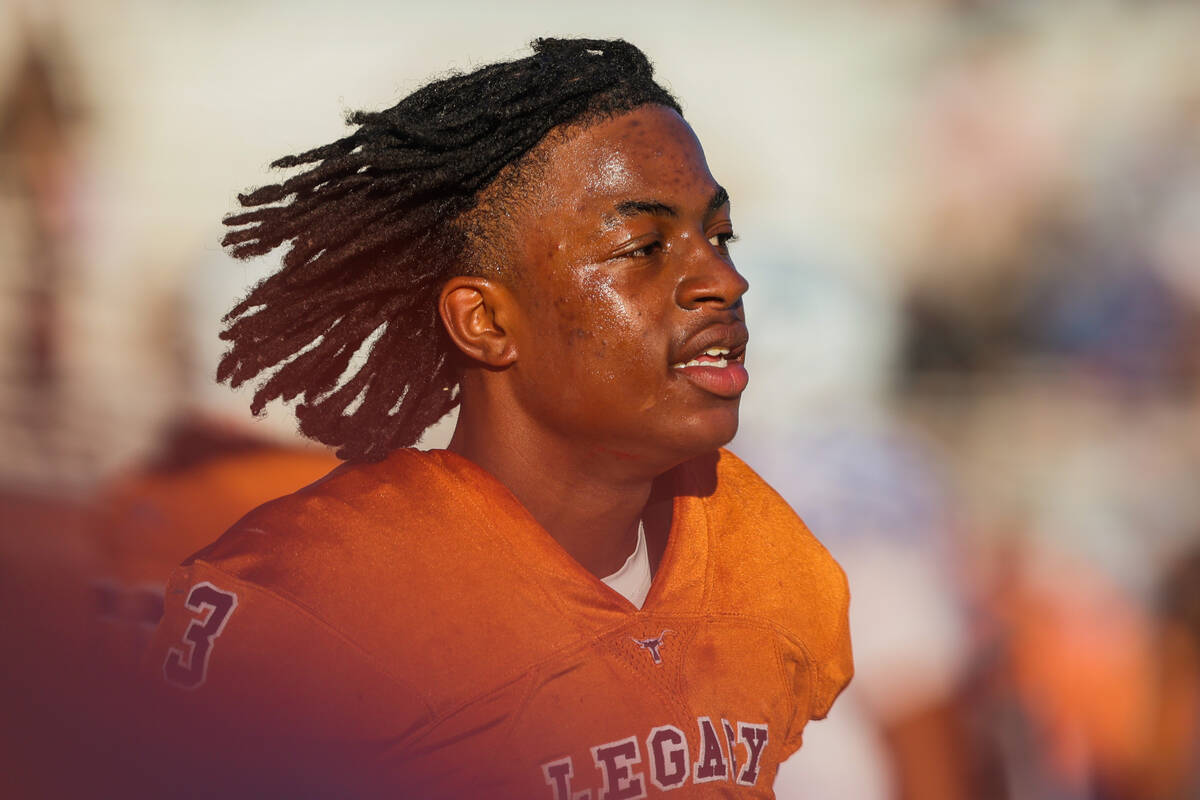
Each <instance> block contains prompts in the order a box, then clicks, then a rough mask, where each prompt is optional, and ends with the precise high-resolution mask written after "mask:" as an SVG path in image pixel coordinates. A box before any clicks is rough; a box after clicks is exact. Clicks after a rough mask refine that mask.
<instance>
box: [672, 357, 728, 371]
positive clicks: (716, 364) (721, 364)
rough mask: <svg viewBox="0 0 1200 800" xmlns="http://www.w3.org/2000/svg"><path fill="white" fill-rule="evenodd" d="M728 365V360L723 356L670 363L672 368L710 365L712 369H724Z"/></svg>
mask: <svg viewBox="0 0 1200 800" xmlns="http://www.w3.org/2000/svg"><path fill="white" fill-rule="evenodd" d="M728 366H729V362H728V361H726V360H725V359H723V358H721V359H717V360H716V361H700V360H699V359H695V358H694V359H692V360H691V361H689V362H687V363H686V364H672V365H671V367H672V368H673V369H680V368H682V367H712V368H713V369H724V368H725V367H728Z"/></svg>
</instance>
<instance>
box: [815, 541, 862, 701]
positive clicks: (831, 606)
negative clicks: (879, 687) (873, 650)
mask: <svg viewBox="0 0 1200 800" xmlns="http://www.w3.org/2000/svg"><path fill="white" fill-rule="evenodd" d="M828 580H829V586H828V589H827V591H826V592H825V594H824V598H823V599H824V601H825V604H827V605H828V608H826V609H823V612H824V613H823V616H824V618H825V620H826V624H825V626H824V627H823V628H821V629H820V630H819V631H818V633H816V634H814V635H813V636H811V637H810V638H809V641H808V643H807V646H808V650H809V656H810V657H811V658H812V660H813V667H814V669H813V672H814V679H813V682H812V689H811V692H810V698H809V711H808V713H809V718H810V719H824V718H825V717H826V715H828V714H829V709H830V707H831V706H832V705H833V701H834V700H836V699H837V696H838V695H839V694H841V693H842V690H843V689H845V688H846V686H847V684H849V683H850V678H851V677H853V675H854V657H853V654H852V652H851V649H850V588H849V585H848V583H847V581H846V573H845V572H843V571H842V569H841V567H840V566H838V565H837V564H836V563H833V562H832V560H831V562H830V569H829V578H828Z"/></svg>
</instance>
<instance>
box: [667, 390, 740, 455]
mask: <svg viewBox="0 0 1200 800" xmlns="http://www.w3.org/2000/svg"><path fill="white" fill-rule="evenodd" d="M682 422H683V425H682V426H681V428H680V431H679V432H680V434H681V435H680V437H679V440H678V441H679V446H680V451H681V455H682V456H683V458H682V459H681V460H684V461H686V460H687V459H689V458H694V457H695V456H699V455H703V454H705V453H710V452H712V451H713V450H716V449H717V448H718V447H724V446H725V445H727V444H729V442H730V441H732V440H733V437H734V436H735V435H736V434H737V431H738V402H737V401H736V400H734V401H733V402H732V403H730V404H729V406H727V407H725V408H717V409H710V410H706V411H704V412H700V413H696V414H691V415H689V416H688V417H687V418H685V419H684V420H683V421H682Z"/></svg>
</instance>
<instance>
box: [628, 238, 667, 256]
mask: <svg viewBox="0 0 1200 800" xmlns="http://www.w3.org/2000/svg"><path fill="white" fill-rule="evenodd" d="M662 248H663V246H662V242H660V241H658V240H655V241H653V242H649V243H648V244H644V245H642V246H641V247H639V248H638V249H637V250H630V251H629V252H627V253H623V254H622V255H624V256H626V257H628V258H646V257H648V256H652V255H654V254H655V253H657V252H658V251H659V250H662Z"/></svg>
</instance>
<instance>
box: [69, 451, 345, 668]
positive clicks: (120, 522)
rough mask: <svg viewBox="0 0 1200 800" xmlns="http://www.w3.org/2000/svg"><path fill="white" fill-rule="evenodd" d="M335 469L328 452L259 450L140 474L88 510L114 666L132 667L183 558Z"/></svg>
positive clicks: (99, 606) (95, 585) (98, 605)
mask: <svg viewBox="0 0 1200 800" xmlns="http://www.w3.org/2000/svg"><path fill="white" fill-rule="evenodd" d="M340 463H341V461H339V460H338V459H337V458H335V457H334V456H333V455H332V454H330V453H325V452H321V451H316V450H302V449H299V448H295V447H283V446H274V445H264V446H262V447H257V448H254V449H251V450H245V451H241V452H236V453H230V454H226V455H221V456H218V457H214V458H209V459H205V460H203V461H201V462H200V463H198V464H195V465H192V466H189V467H187V468H185V469H178V470H147V471H145V472H140V473H137V474H135V475H131V476H129V477H127V478H124V479H122V480H121V481H119V482H117V483H115V484H114V485H113V486H112V488H110V489H109V490H107V491H106V492H105V493H104V495H103V496H102V497H101V498H100V500H99V501H98V502H97V504H96V509H95V511H94V517H93V518H94V522H93V525H92V532H93V534H94V540H95V543H96V548H97V553H98V562H97V563H96V564H95V566H94V573H95V574H93V575H92V576H91V584H92V594H93V603H94V605H95V609H94V610H95V611H96V612H97V613H98V614H99V616H100V618H101V620H102V621H103V622H104V623H106V626H105V627H104V628H103V629H102V630H103V631H104V637H105V639H106V640H107V644H106V645H105V647H106V649H108V650H110V655H111V657H112V658H113V659H114V660H115V662H116V663H118V664H124V665H126V666H127V667H129V666H132V665H133V664H136V663H137V661H138V659H139V657H140V655H141V653H140V650H141V648H143V647H144V646H145V644H146V643H147V641H148V639H149V633H150V632H151V631H152V630H153V627H154V626H155V625H156V624H158V621H159V618H160V617H161V616H162V608H163V600H162V598H163V588H164V587H165V586H166V583H167V578H169V577H170V575H171V573H172V572H174V571H175V568H176V567H178V566H179V564H180V563H181V562H182V561H183V560H184V559H186V558H187V557H188V556H190V555H191V554H192V553H194V552H196V551H197V550H199V549H200V548H202V547H204V546H206V545H208V544H211V543H212V542H214V541H215V540H216V539H217V538H218V537H219V536H220V535H221V534H222V533H223V532H225V531H226V530H228V529H229V527H230V526H231V525H233V524H234V523H235V522H237V521H238V520H239V519H240V518H241V517H242V516H243V515H244V514H245V513H246V512H247V511H250V510H251V509H253V508H254V507H255V506H258V505H261V504H263V503H265V502H267V501H268V500H273V499H275V498H277V497H281V496H283V495H285V494H289V493H291V492H294V491H296V490H297V489H299V488H300V487H302V486H304V485H305V484H308V483H312V482H313V481H315V480H316V479H318V478H320V477H321V476H322V475H324V474H326V473H327V472H329V471H330V470H332V469H334V468H335V467H337V466H338V465H339V464H340Z"/></svg>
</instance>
